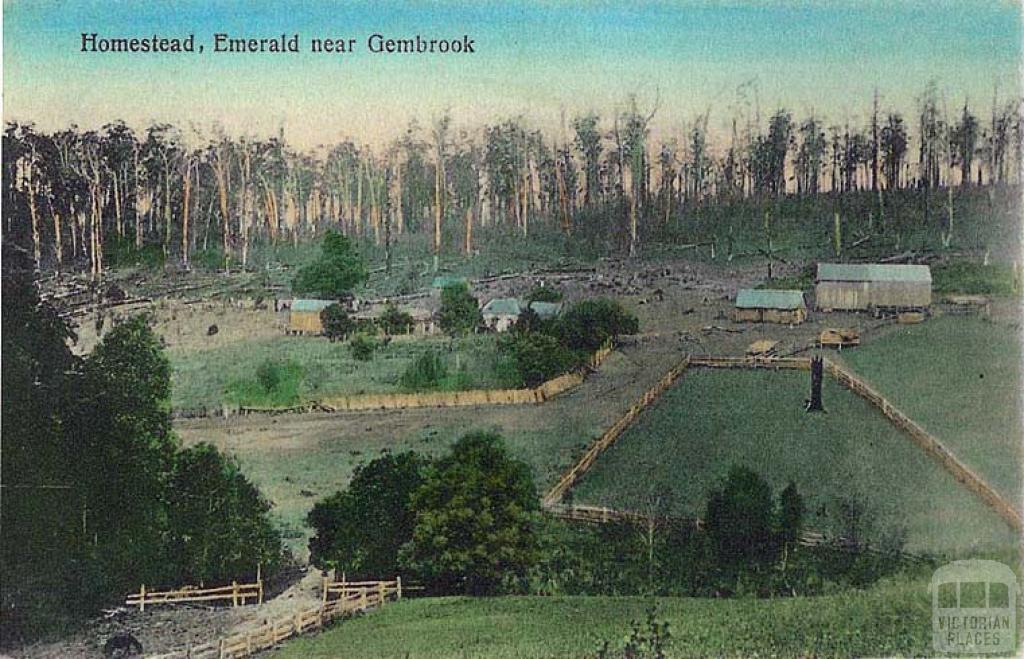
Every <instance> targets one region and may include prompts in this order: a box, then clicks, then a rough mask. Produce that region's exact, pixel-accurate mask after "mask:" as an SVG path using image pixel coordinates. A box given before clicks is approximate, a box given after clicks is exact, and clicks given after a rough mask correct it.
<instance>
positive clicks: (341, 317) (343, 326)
mask: <svg viewBox="0 0 1024 659" xmlns="http://www.w3.org/2000/svg"><path fill="white" fill-rule="evenodd" d="M320 324H321V325H323V328H324V335H325V336H326V337H327V338H329V339H330V340H331V341H337V340H339V339H345V338H346V337H347V336H348V335H349V334H351V333H352V331H353V330H354V329H355V322H354V321H353V320H352V318H351V317H350V316H349V315H348V311H346V310H345V307H343V306H342V305H340V304H337V303H335V304H332V305H329V306H327V307H326V308H325V309H324V310H323V311H321V312H320Z"/></svg>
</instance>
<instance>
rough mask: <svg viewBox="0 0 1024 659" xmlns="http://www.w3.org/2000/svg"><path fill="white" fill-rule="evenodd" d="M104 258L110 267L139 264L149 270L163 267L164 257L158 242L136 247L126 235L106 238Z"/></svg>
mask: <svg viewBox="0 0 1024 659" xmlns="http://www.w3.org/2000/svg"><path fill="white" fill-rule="evenodd" d="M105 242H106V244H105V245H104V247H103V249H104V258H106V260H107V263H108V264H109V265H110V267H112V268H122V267H127V266H141V267H143V268H149V269H151V270H158V269H160V268H162V267H164V262H165V260H166V257H165V255H164V249H163V246H162V245H160V244H158V243H143V245H142V247H136V246H135V241H134V240H132V239H131V238H127V237H119V236H116V235H115V236H112V237H108V238H107V239H106V241H105Z"/></svg>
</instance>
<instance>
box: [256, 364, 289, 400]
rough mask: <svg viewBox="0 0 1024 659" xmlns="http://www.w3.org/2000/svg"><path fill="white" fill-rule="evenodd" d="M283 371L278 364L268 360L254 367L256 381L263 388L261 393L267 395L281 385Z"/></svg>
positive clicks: (281, 366)
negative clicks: (263, 392)
mask: <svg viewBox="0 0 1024 659" xmlns="http://www.w3.org/2000/svg"><path fill="white" fill-rule="evenodd" d="M283 370H284V368H283V365H282V364H281V363H280V362H277V361H274V360H271V359H268V360H266V361H264V362H263V363H262V364H260V365H259V366H257V367H256V381H257V382H259V383H260V386H261V387H263V391H265V392H266V393H268V394H269V393H271V392H273V391H275V390H276V389H277V388H278V387H279V386H280V385H281V380H282V373H281V371H283Z"/></svg>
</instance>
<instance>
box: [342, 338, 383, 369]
mask: <svg viewBox="0 0 1024 659" xmlns="http://www.w3.org/2000/svg"><path fill="white" fill-rule="evenodd" d="M348 348H349V350H350V351H351V352H352V358H353V359H356V360H358V361H361V362H368V361H370V360H371V359H373V351H374V350H376V349H377V342H376V341H375V340H374V339H373V338H372V337H370V336H367V335H366V334H356V335H355V336H353V337H352V338H351V339H350V340H349V342H348Z"/></svg>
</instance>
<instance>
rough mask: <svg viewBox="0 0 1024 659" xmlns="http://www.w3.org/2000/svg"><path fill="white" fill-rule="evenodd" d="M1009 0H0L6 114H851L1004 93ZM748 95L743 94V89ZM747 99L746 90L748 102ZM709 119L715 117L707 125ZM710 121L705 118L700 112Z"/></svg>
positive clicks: (1014, 40) (252, 122) (339, 119)
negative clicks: (109, 46) (629, 107)
mask: <svg viewBox="0 0 1024 659" xmlns="http://www.w3.org/2000/svg"><path fill="white" fill-rule="evenodd" d="M82 32H98V33H100V34H101V35H106V36H128V37H131V36H146V35H150V34H152V33H154V32H156V33H159V34H161V35H165V36H179V35H181V36H184V35H186V34H188V33H195V35H196V38H197V40H198V41H199V42H201V43H205V44H206V46H207V48H206V53H204V54H203V55H192V56H188V55H178V56H175V55H166V54H165V55H159V54H136V55H126V54H83V53H80V52H78V49H79V44H80V34H81V33H82ZM215 32H227V33H229V34H231V35H232V36H253V37H264V36H275V35H278V34H280V33H282V32H284V33H288V34H291V33H295V32H298V33H299V34H300V35H301V37H302V41H303V48H304V49H308V41H309V39H310V38H311V37H314V36H322V37H346V38H355V39H357V41H358V48H359V51H360V52H357V53H354V54H346V55H313V54H309V53H303V54H300V55H270V54H263V55H258V54H251V55H216V54H213V53H212V52H211V51H212V34H213V33H215ZM374 32H381V33H384V34H385V35H387V36H394V37H407V36H412V35H415V34H417V33H418V34H422V35H424V36H426V37H442V38H443V37H459V36H461V35H463V34H469V35H470V36H471V37H472V38H473V39H474V40H475V42H476V45H477V50H478V52H477V54H476V55H473V56H448V57H445V56H430V55H420V56H410V55H404V56H398V55H392V56H385V55H373V54H371V53H369V52H367V51H366V47H365V40H366V37H367V36H368V35H369V34H372V33H374ZM1021 38H1022V34H1021V21H1020V9H1019V7H1018V6H1017V5H1016V4H1014V3H1011V2H995V1H987V0H970V1H966V2H957V3H953V2H942V1H940V2H930V3H925V2H912V3H882V2H824V1H816V2H796V1H786V2H768V1H759V2H710V1H679V2H618V3H611V2H589V3H582V4H577V3H568V2H561V1H555V0H548V1H546V2H513V3H497V2H492V3H487V2H480V3H470V2H411V3H410V2H401V3H398V2H376V3H366V2H326V1H314V0H306V1H304V2H288V3H284V2H267V1H265V0H249V1H246V2H242V1H233V2H225V1H217V0H206V1H204V2H194V1H177V2H171V1H168V0H163V1H156V0H148V1H147V0H142V1H141V2H140V1H134V2H125V1H120V2H118V1H114V2H110V1H109V0H108V1H105V2H98V1H75V0H7V1H5V2H4V74H5V75H4V116H5V118H6V119H18V120H32V121H36V122H37V123H38V124H39V125H40V126H42V127H45V128H52V127H55V126H60V125H65V124H67V123H70V122H76V123H79V124H80V125H84V126H90V125H99V124H102V123H105V122H106V121H109V120H111V119H114V118H124V119H126V120H128V121H129V122H130V123H133V124H139V125H141V124H145V123H147V122H149V121H153V120H161V121H173V122H175V123H179V124H183V125H185V124H188V123H189V122H192V123H195V124H196V125H197V126H199V127H204V126H205V127H207V128H208V127H209V126H210V125H211V124H212V123H214V122H216V123H219V124H222V125H223V126H225V128H227V129H228V130H229V131H231V132H253V133H271V132H276V131H277V128H278V127H281V126H283V127H284V130H285V133H286V135H287V136H288V137H289V138H291V139H293V140H295V141H297V142H300V143H304V144H307V145H310V144H315V143H317V142H320V141H332V140H334V139H337V138H338V137H340V136H342V135H352V136H355V137H357V138H361V139H366V140H368V141H371V142H372V141H379V140H383V139H387V138H388V137H390V136H393V135H394V134H396V133H397V132H398V131H399V130H400V129H401V127H402V126H403V125H404V124H405V122H406V121H408V119H410V118H413V117H416V118H419V119H420V121H424V122H426V121H429V119H430V117H431V116H434V115H436V114H437V113H439V112H441V111H443V110H444V109H446V108H447V109H450V110H451V112H452V114H453V115H454V116H455V118H456V120H457V121H459V122H461V123H463V124H467V125H475V124H479V123H481V122H483V121H486V120H488V119H493V118H497V117H499V116H507V115H511V114H520V113H521V114H524V115H525V116H527V117H528V118H530V119H531V120H532V121H534V122H535V123H536V124H538V125H540V126H541V127H546V128H549V129H554V130H557V129H558V125H559V124H560V119H559V118H560V116H561V115H562V114H566V115H568V116H571V115H572V114H574V113H577V112H582V111H587V110H597V111H598V112H600V113H603V114H605V115H606V116H607V115H609V114H611V113H612V112H614V110H615V108H616V107H617V106H621V104H622V103H623V102H624V101H625V99H626V98H627V97H628V96H629V95H630V94H636V95H637V96H638V98H639V99H640V100H641V103H642V104H647V105H652V104H653V103H654V100H655V98H656V97H657V98H658V99H659V100H660V104H659V110H658V114H657V116H656V125H657V126H658V127H660V129H661V130H664V131H669V132H671V131H674V130H677V129H679V128H680V127H682V126H683V125H685V123H686V122H688V121H691V120H692V119H693V118H694V117H695V116H696V115H697V114H698V113H700V112H703V111H704V110H705V109H707V108H709V107H710V108H711V109H712V111H713V115H715V116H716V117H718V119H717V120H718V121H725V117H726V116H727V115H729V114H730V113H731V112H732V111H734V110H735V109H736V108H738V107H740V106H743V105H744V103H745V101H744V100H743V98H742V97H741V95H740V94H739V93H738V92H737V89H738V88H739V87H740V86H741V85H743V84H744V83H748V82H752V83H753V84H752V85H748V86H747V87H746V89H747V90H752V89H754V88H756V90H757V94H756V99H757V100H758V102H759V104H760V107H761V112H762V115H767V114H768V113H769V112H770V111H771V110H772V109H774V108H775V107H778V106H785V107H788V108H790V109H792V110H793V111H794V112H796V113H797V114H798V115H802V114H806V113H808V112H811V111H814V112H815V113H816V114H818V115H822V116H826V117H828V118H830V119H831V120H834V121H837V122H843V121H852V122H859V121H861V120H862V119H863V116H864V114H865V112H866V111H867V110H868V109H869V107H870V102H871V95H872V93H873V90H874V89H875V88H876V87H877V88H878V90H879V92H880V94H881V98H882V102H883V105H885V106H886V107H895V108H899V109H902V110H904V111H908V110H911V109H912V107H913V102H914V98H915V97H916V95H918V94H919V93H920V91H921V89H922V88H923V87H924V85H925V83H926V82H927V81H928V80H930V79H935V80H937V81H938V83H939V88H940V90H942V92H943V93H944V95H945V96H946V98H947V100H948V102H949V104H950V106H951V107H957V106H959V105H960V104H962V103H963V101H964V99H965V98H968V99H970V101H971V102H972V104H974V105H977V106H979V110H980V111H984V110H987V108H988V107H989V104H990V103H991V98H992V94H993V87H994V86H995V85H998V86H999V88H1000V94H1001V96H1003V97H1004V98H1009V97H1011V96H1013V95H1019V93H1020V89H1019V82H1018V76H1019V65H1020V51H1021ZM746 98H748V99H749V100H750V101H751V102H752V101H753V98H754V95H753V94H748V95H747V97H746ZM751 107H752V106H751ZM712 128H713V129H714V128H716V127H715V126H713V127H712ZM718 128H721V126H718Z"/></svg>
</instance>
